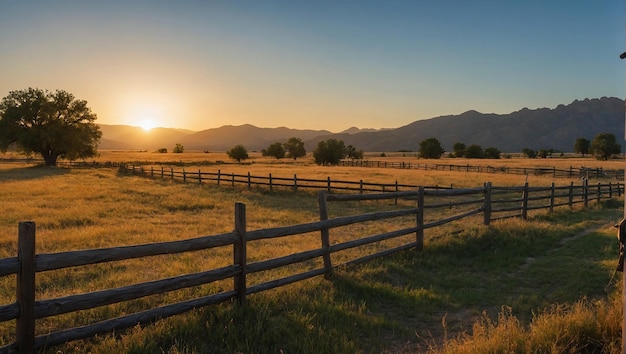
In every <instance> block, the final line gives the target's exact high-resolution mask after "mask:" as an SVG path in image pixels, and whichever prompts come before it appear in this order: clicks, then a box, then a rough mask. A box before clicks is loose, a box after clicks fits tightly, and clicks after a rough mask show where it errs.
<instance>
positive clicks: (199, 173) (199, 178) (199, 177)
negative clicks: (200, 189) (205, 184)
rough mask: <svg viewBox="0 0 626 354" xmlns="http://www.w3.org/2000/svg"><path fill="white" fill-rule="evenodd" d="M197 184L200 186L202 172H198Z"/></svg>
mask: <svg viewBox="0 0 626 354" xmlns="http://www.w3.org/2000/svg"><path fill="white" fill-rule="evenodd" d="M198 184H202V172H201V171H200V170H198Z"/></svg>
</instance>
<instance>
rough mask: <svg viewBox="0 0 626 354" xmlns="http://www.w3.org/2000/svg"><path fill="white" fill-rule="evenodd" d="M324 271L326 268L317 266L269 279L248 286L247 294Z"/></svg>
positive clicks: (294, 281) (300, 279)
mask: <svg viewBox="0 0 626 354" xmlns="http://www.w3.org/2000/svg"><path fill="white" fill-rule="evenodd" d="M325 273H326V270H325V269H324V268H319V269H313V270H309V271H307V272H304V273H299V274H295V275H291V276H288V277H284V278H280V279H274V280H270V281H267V282H264V283H261V284H257V285H253V286H250V287H248V295H249V294H254V293H258V292H261V291H265V290H270V289H274V288H278V287H281V286H285V285H288V284H291V283H296V282H299V281H302V280H305V279H309V278H313V277H315V276H318V275H322V274H325Z"/></svg>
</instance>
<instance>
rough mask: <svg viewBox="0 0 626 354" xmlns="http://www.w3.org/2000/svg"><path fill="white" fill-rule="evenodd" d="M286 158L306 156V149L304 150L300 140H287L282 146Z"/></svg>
mask: <svg viewBox="0 0 626 354" xmlns="http://www.w3.org/2000/svg"><path fill="white" fill-rule="evenodd" d="M283 148H284V149H285V152H286V153H287V157H289V158H292V159H294V160H295V159H297V158H298V157H305V156H306V149H305V148H304V142H303V141H302V139H300V138H289V140H287V142H286V143H285V144H284V145H283Z"/></svg>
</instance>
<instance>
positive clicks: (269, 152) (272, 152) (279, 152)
mask: <svg viewBox="0 0 626 354" xmlns="http://www.w3.org/2000/svg"><path fill="white" fill-rule="evenodd" d="M261 153H262V154H263V156H272V157H275V158H277V159H282V158H283V157H285V149H284V148H283V144H281V143H274V144H272V145H270V146H269V147H268V148H267V149H263V151H261Z"/></svg>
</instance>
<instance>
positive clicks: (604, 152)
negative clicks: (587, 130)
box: [591, 133, 622, 160]
mask: <svg viewBox="0 0 626 354" xmlns="http://www.w3.org/2000/svg"><path fill="white" fill-rule="evenodd" d="M591 151H592V152H593V154H594V156H596V157H597V158H598V159H603V160H608V159H609V157H611V156H613V155H615V154H619V153H620V152H621V151H622V146H621V145H620V144H618V143H617V140H616V139H615V135H613V134H611V133H600V134H598V135H596V136H595V137H594V138H593V141H592V142H591Z"/></svg>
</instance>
